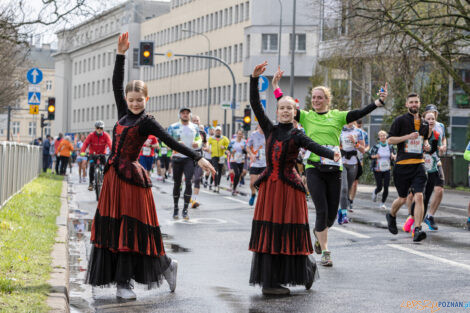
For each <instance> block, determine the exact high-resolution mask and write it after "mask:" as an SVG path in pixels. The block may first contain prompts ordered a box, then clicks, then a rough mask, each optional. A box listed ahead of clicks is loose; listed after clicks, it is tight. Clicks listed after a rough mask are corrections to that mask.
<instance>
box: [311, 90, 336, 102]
mask: <svg viewBox="0 0 470 313" xmlns="http://www.w3.org/2000/svg"><path fill="white" fill-rule="evenodd" d="M315 89H318V90H321V91H323V93H324V94H325V98H326V99H328V105H330V104H331V100H332V99H333V96H332V95H331V89H330V88H328V87H325V86H316V87H314V88H313V89H312V94H313V91H314V90H315Z"/></svg>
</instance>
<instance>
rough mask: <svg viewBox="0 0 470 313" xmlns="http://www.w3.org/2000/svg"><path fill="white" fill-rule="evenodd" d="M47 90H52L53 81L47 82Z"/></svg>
mask: <svg viewBox="0 0 470 313" xmlns="http://www.w3.org/2000/svg"><path fill="white" fill-rule="evenodd" d="M46 90H52V80H46Z"/></svg>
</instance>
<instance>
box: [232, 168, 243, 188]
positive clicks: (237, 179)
mask: <svg viewBox="0 0 470 313" xmlns="http://www.w3.org/2000/svg"><path fill="white" fill-rule="evenodd" d="M243 165H244V164H243V163H237V162H230V168H231V169H233V172H234V173H235V176H234V177H233V190H235V189H237V186H238V183H239V182H240V177H241V176H242V172H243Z"/></svg>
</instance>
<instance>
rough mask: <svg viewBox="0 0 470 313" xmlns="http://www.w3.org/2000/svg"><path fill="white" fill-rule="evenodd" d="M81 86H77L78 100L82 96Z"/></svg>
mask: <svg viewBox="0 0 470 313" xmlns="http://www.w3.org/2000/svg"><path fill="white" fill-rule="evenodd" d="M81 92H82V86H81V85H78V98H80V97H81V96H82V93H81Z"/></svg>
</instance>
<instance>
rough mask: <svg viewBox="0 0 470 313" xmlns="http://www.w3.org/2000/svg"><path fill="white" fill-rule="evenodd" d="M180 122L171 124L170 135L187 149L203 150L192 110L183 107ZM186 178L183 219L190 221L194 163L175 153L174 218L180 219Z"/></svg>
mask: <svg viewBox="0 0 470 313" xmlns="http://www.w3.org/2000/svg"><path fill="white" fill-rule="evenodd" d="M179 115H180V120H179V121H178V122H176V123H173V124H171V126H170V127H169V128H168V133H169V134H170V135H171V136H172V137H173V138H175V139H176V140H177V141H178V142H179V143H181V144H182V145H185V146H187V147H190V148H193V149H195V150H198V149H200V148H201V145H202V139H201V136H200V134H199V129H198V127H197V125H195V124H193V123H191V122H190V121H189V119H190V117H191V110H190V109H189V108H187V107H183V108H181V109H180V112H179ZM183 174H184V177H185V185H186V187H185V189H184V206H183V218H184V219H189V215H188V207H189V202H190V201H191V194H192V186H191V185H192V183H191V182H192V178H193V174H194V161H193V160H192V159H191V158H189V157H187V156H185V155H183V154H181V153H179V152H177V151H173V181H174V186H173V203H174V211H173V218H174V219H177V218H178V212H179V207H178V201H179V198H180V187H181V181H182V179H183Z"/></svg>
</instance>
